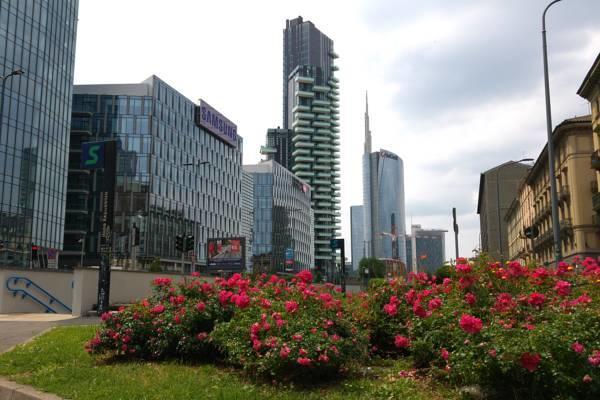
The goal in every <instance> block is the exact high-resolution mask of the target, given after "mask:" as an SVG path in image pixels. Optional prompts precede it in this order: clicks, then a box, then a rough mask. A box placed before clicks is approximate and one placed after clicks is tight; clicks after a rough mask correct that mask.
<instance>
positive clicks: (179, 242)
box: [175, 235, 183, 251]
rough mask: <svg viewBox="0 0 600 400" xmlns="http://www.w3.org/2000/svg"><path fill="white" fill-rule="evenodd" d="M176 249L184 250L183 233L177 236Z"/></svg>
mask: <svg viewBox="0 0 600 400" xmlns="http://www.w3.org/2000/svg"><path fill="white" fill-rule="evenodd" d="M175 250H177V251H183V236H182V235H177V236H175Z"/></svg>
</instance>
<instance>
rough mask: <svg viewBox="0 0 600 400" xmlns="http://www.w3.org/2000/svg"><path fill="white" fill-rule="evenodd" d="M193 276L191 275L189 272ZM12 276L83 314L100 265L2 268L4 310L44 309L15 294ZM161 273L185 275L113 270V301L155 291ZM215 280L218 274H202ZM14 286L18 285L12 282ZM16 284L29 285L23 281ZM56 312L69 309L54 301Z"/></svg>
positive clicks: (42, 297) (44, 298) (90, 300)
mask: <svg viewBox="0 0 600 400" xmlns="http://www.w3.org/2000/svg"><path fill="white" fill-rule="evenodd" d="M187 276H188V277H189V275H187ZM11 277H25V278H29V279H31V280H32V281H33V282H35V283H36V284H38V285H39V286H40V287H42V288H43V289H44V290H46V291H47V292H48V293H50V294H52V295H53V296H54V297H56V298H57V299H59V300H60V301H61V302H63V303H64V304H65V305H67V306H68V307H70V308H71V309H72V313H73V315H83V314H85V313H87V312H88V311H91V310H92V308H93V306H94V304H96V302H97V293H98V269H88V268H84V269H75V270H74V271H56V270H36V269H14V270H13V269H0V314H9V313H42V312H45V308H44V307H42V306H41V305H40V304H38V303H36V302H35V301H33V300H32V299H30V298H27V297H26V298H25V299H22V298H21V296H20V295H17V296H16V297H14V296H13V294H12V292H10V291H9V290H7V288H6V282H7V280H9V279H11ZM157 277H167V278H171V279H173V281H179V280H181V279H182V278H184V275H180V274H171V273H152V272H141V271H121V270H112V271H111V285H110V303H111V304H125V303H131V302H135V301H137V300H140V299H142V298H144V297H147V296H148V295H150V293H151V283H152V281H153V280H154V279H155V278H157ZM202 279H205V280H208V281H212V280H213V279H214V278H211V277H202ZM11 286H12V287H15V285H14V284H12V282H11ZM16 287H19V288H25V284H24V282H23V281H20V282H19V283H18V284H17V285H16ZM27 290H28V291H30V292H31V293H32V294H33V295H35V296H36V297H38V298H39V299H40V300H41V301H43V302H44V303H46V304H47V303H48V301H47V300H48V297H47V296H45V295H44V294H43V293H42V292H39V291H37V290H36V289H34V288H33V287H31V286H30V288H28V289H27ZM50 306H51V307H52V308H53V309H54V310H55V311H56V312H58V313H65V314H68V313H69V311H68V310H66V309H64V308H63V307H61V306H59V305H57V304H56V303H54V304H52V305H50Z"/></svg>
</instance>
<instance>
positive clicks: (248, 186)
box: [240, 169, 254, 271]
mask: <svg viewBox="0 0 600 400" xmlns="http://www.w3.org/2000/svg"><path fill="white" fill-rule="evenodd" d="M241 211H242V223H241V224H240V226H241V230H240V236H242V237H245V238H246V271H252V241H253V236H254V176H253V175H252V174H250V173H248V172H246V171H244V170H243V169H242V210H241Z"/></svg>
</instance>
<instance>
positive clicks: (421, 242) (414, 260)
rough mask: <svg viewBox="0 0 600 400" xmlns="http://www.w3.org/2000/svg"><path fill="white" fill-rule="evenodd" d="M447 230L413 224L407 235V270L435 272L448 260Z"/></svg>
mask: <svg viewBox="0 0 600 400" xmlns="http://www.w3.org/2000/svg"><path fill="white" fill-rule="evenodd" d="M446 232H447V231H445V230H442V229H422V228H421V225H413V226H412V227H411V234H410V235H406V253H407V254H406V270H407V271H410V272H415V273H416V272H427V273H428V274H431V275H433V274H435V272H436V271H437V270H438V268H440V267H441V266H442V265H444V262H445V261H446Z"/></svg>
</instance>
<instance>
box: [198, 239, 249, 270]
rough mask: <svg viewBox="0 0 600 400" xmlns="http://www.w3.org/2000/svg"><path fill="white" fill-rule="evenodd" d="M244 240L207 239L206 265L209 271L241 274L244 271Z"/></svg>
mask: <svg viewBox="0 0 600 400" xmlns="http://www.w3.org/2000/svg"><path fill="white" fill-rule="evenodd" d="M245 254H246V238H243V237H232V238H212V239H211V238H209V239H208V240H207V242H206V265H207V267H208V270H209V271H219V270H222V271H233V272H241V271H243V270H244V269H245V265H246V264H245Z"/></svg>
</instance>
